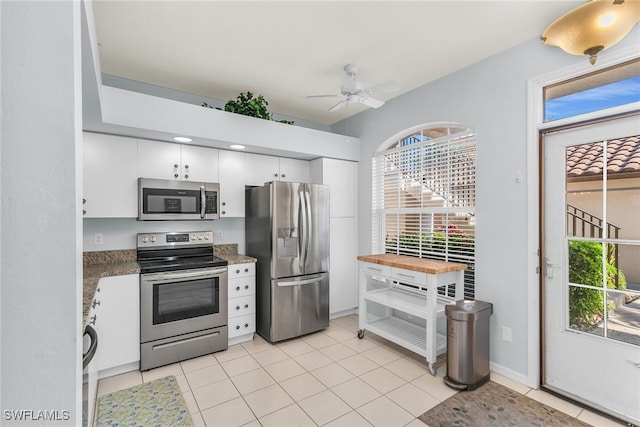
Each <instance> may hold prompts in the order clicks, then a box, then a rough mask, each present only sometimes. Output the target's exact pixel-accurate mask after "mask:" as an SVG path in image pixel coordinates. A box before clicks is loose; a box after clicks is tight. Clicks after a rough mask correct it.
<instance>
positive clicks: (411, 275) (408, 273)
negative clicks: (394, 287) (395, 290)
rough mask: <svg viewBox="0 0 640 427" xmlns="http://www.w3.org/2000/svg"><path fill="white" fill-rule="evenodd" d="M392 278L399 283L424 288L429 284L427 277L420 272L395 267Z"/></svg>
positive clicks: (392, 270)
mask: <svg viewBox="0 0 640 427" xmlns="http://www.w3.org/2000/svg"><path fill="white" fill-rule="evenodd" d="M391 277H392V278H393V279H394V280H397V281H399V282H410V283H414V284H416V285H422V286H426V284H427V275H426V274H425V273H422V272H420V271H413V270H405V269H404V268H396V267H393V268H392V269H391Z"/></svg>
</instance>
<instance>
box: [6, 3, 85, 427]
mask: <svg viewBox="0 0 640 427" xmlns="http://www.w3.org/2000/svg"><path fill="white" fill-rule="evenodd" d="M0 10H1V19H2V21H1V26H0V27H1V43H2V55H1V56H2V72H1V82H0V85H1V89H2V125H1V126H2V127H1V142H2V152H1V164H2V171H1V175H0V186H1V200H2V214H1V217H0V231H1V245H2V249H1V259H0V268H1V274H0V281H1V287H0V289H1V291H2V299H1V305H0V309H1V322H0V324H1V338H2V347H1V351H0V355H1V365H0V379H1V382H2V384H1V390H2V394H1V401H0V406H1V408H0V409H1V410H2V424H3V425H33V424H40V425H51V424H52V423H55V425H79V424H80V423H81V420H82V412H81V411H82V409H81V402H82V395H81V392H82V372H81V370H82V364H81V358H82V342H81V340H80V339H79V338H80V337H81V327H82V322H81V317H82V316H81V312H82V310H81V299H82V287H81V280H80V279H81V267H82V265H81V241H80V235H81V230H80V228H81V206H80V203H79V202H80V196H79V194H80V193H79V192H80V189H81V177H82V173H81V170H80V166H81V161H80V160H81V159H82V156H81V155H80V154H81V153H80V151H79V150H80V144H79V141H81V137H80V136H81V135H80V133H81V104H80V83H81V82H80V3H79V2H72V1H64V2H45V1H43V2H19V1H3V2H0ZM5 410H9V411H12V410H13V411H20V410H32V411H34V412H33V414H32V418H33V417H36V416H37V415H38V414H37V411H45V410H46V411H50V412H49V416H52V417H54V419H60V421H49V422H43V421H32V420H30V419H29V418H28V417H27V418H26V422H25V420H23V421H22V422H18V421H15V420H12V419H11V418H12V417H11V416H10V415H7V413H5V412H4V411H5ZM64 411H68V412H64ZM9 414H10V413H9ZM23 414H25V413H24V412H23ZM67 415H68V416H67ZM64 418H67V419H66V420H64Z"/></svg>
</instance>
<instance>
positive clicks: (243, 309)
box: [229, 295, 256, 318]
mask: <svg viewBox="0 0 640 427" xmlns="http://www.w3.org/2000/svg"><path fill="white" fill-rule="evenodd" d="M255 312H256V297H255V295H248V296H246V297H240V298H231V299H229V318H232V317H238V316H245V315H247V314H252V313H255Z"/></svg>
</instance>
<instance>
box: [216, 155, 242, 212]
mask: <svg viewBox="0 0 640 427" xmlns="http://www.w3.org/2000/svg"><path fill="white" fill-rule="evenodd" d="M244 156H245V154H244V153H240V152H237V151H226V150H220V152H219V172H220V218H224V217H244Z"/></svg>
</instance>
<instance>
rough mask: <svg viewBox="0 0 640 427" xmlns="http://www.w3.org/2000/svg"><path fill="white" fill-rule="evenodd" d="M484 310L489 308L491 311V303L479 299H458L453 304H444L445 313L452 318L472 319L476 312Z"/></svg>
mask: <svg viewBox="0 0 640 427" xmlns="http://www.w3.org/2000/svg"><path fill="white" fill-rule="evenodd" d="M484 310H491V313H493V304H491V303H490V302H486V301H480V300H459V301H456V303H455V304H449V305H445V306H444V313H445V315H446V316H447V317H448V318H450V319H453V320H466V321H473V320H475V319H474V318H475V317H476V314H478V313H480V312H481V311H484ZM491 313H489V314H491Z"/></svg>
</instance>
